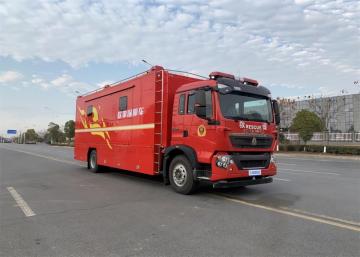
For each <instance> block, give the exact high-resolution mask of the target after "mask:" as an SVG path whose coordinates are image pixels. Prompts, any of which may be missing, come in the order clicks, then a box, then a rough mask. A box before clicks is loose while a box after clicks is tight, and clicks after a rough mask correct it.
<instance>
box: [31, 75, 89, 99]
mask: <svg viewBox="0 0 360 257" xmlns="http://www.w3.org/2000/svg"><path fill="white" fill-rule="evenodd" d="M31 83H32V84H33V85H36V86H40V87H41V88H43V89H57V90H60V91H61V92H64V93H66V94H68V95H70V96H74V95H78V94H83V93H86V92H88V91H91V90H93V89H94V88H95V86H91V85H89V84H87V83H84V82H81V81H77V80H75V79H74V78H73V77H72V76H70V75H69V74H62V75H60V76H58V77H55V78H54V79H51V80H47V79H44V78H42V77H40V76H38V75H33V76H32V80H31Z"/></svg>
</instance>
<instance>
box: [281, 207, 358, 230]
mask: <svg viewBox="0 0 360 257" xmlns="http://www.w3.org/2000/svg"><path fill="white" fill-rule="evenodd" d="M280 208H281V209H284V210H288V211H293V212H298V213H302V214H306V215H311V216H316V217H320V218H325V219H328V220H334V221H339V222H342V223H347V224H351V225H354V226H360V222H356V221H350V220H344V219H340V218H335V217H331V216H327V215H324V214H317V213H313V212H309V211H303V210H299V209H292V208H288V207H280Z"/></svg>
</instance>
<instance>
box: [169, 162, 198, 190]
mask: <svg viewBox="0 0 360 257" xmlns="http://www.w3.org/2000/svg"><path fill="white" fill-rule="evenodd" d="M192 171H193V169H192V166H191V164H190V162H189V161H188V159H187V158H186V157H185V156H177V157H175V158H174V159H173V160H172V161H171V163H170V171H169V178H170V184H171V186H172V188H173V189H174V190H175V191H176V192H178V193H180V194H184V195H189V194H192V193H193V192H194V191H195V190H196V188H197V184H198V183H197V182H196V181H195V180H194V177H193V172H192Z"/></svg>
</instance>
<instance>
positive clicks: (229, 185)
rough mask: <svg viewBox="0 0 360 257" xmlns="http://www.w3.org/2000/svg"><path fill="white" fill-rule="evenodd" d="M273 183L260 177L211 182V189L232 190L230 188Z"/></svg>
mask: <svg viewBox="0 0 360 257" xmlns="http://www.w3.org/2000/svg"><path fill="white" fill-rule="evenodd" d="M272 181H273V179H272V178H270V177H260V178H253V179H245V180H234V181H227V180H220V181H217V182H213V183H212V186H213V188H232V187H242V186H250V185H258V184H266V183H271V182H272Z"/></svg>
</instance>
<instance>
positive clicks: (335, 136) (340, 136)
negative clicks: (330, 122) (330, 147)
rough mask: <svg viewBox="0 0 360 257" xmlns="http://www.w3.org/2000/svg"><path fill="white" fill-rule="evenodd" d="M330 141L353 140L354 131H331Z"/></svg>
mask: <svg viewBox="0 0 360 257" xmlns="http://www.w3.org/2000/svg"><path fill="white" fill-rule="evenodd" d="M329 141H337V142H351V141H353V133H329Z"/></svg>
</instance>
